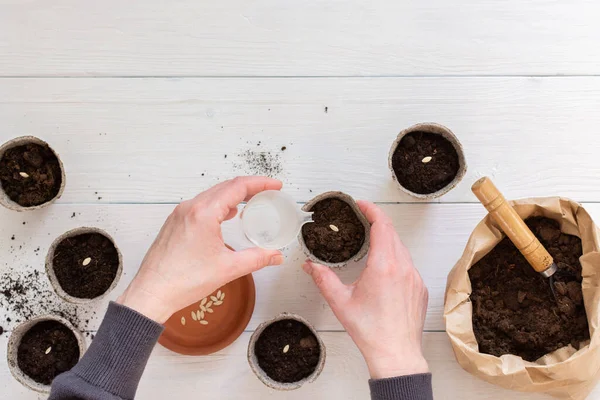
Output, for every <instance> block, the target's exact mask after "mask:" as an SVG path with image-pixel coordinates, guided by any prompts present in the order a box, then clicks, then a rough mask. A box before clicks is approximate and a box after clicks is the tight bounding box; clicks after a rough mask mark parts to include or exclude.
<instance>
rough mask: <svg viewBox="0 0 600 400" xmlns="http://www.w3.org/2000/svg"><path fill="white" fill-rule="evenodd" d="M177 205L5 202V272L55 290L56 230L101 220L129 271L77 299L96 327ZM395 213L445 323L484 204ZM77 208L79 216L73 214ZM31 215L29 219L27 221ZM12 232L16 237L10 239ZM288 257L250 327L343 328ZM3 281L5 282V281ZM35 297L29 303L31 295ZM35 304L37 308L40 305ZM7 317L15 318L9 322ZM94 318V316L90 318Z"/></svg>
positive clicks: (292, 250) (260, 296) (1, 215)
mask: <svg viewBox="0 0 600 400" xmlns="http://www.w3.org/2000/svg"><path fill="white" fill-rule="evenodd" d="M585 206H586V209H587V210H588V211H589V212H590V214H591V215H592V217H594V216H596V218H600V204H596V203H594V204H586V205H585ZM172 208H173V206H172V205H102V206H94V205H57V206H54V207H52V208H50V209H49V210H45V211H44V210H42V211H39V212H33V213H28V214H17V213H12V212H8V211H5V210H0V220H1V221H3V223H2V225H0V238H1V239H2V240H0V254H3V255H5V256H4V257H3V259H2V260H1V261H0V274H2V273H7V272H9V271H12V273H11V276H13V277H15V278H17V279H22V278H20V277H22V276H23V274H27V273H29V272H30V271H33V270H38V271H40V272H41V273H42V278H41V279H40V281H41V282H40V283H39V285H40V287H41V288H43V291H44V292H46V291H48V290H50V286H49V283H48V281H47V279H46V278H45V276H43V271H44V265H43V264H44V258H45V255H46V253H47V251H48V248H49V246H50V244H51V243H52V241H53V240H54V238H55V237H57V236H59V235H60V234H62V233H63V232H65V231H67V230H69V229H72V228H75V227H77V226H97V227H100V228H102V229H105V230H106V231H107V232H109V233H110V234H111V235H113V236H114V238H115V240H116V242H117V244H118V246H119V248H120V249H121V251H122V252H123V257H124V275H123V278H122V279H121V282H120V284H119V285H118V286H117V288H116V289H115V290H114V291H113V293H112V295H111V296H110V297H109V299H106V300H103V301H101V302H100V303H99V304H95V305H91V306H83V307H78V310H79V311H78V318H77V319H78V320H79V321H78V322H79V326H80V328H81V329H82V330H85V331H93V330H95V329H97V327H98V325H99V322H100V320H101V318H102V316H103V313H104V310H105V308H106V305H107V303H108V300H110V299H115V298H116V297H117V296H118V294H119V293H121V292H122V291H123V290H124V289H125V287H126V286H127V284H128V283H129V281H130V280H131V279H132V278H133V276H134V275H135V273H136V271H137V269H138V266H139V264H140V262H141V260H142V258H143V256H144V254H145V252H146V250H147V248H148V247H149V246H150V244H151V243H152V240H153V239H154V237H155V235H156V233H157V232H158V230H159V229H160V226H161V225H162V223H163V221H164V220H165V219H166V217H167V215H168V214H169V213H170V211H171V210H172ZM383 209H384V210H385V212H386V213H387V214H388V215H389V216H390V217H391V218H392V219H393V221H394V225H395V227H396V230H397V232H398V233H399V235H400V237H401V238H402V240H403V241H404V243H405V244H406V245H407V247H408V248H409V250H410V251H411V254H412V256H413V260H414V263H415V265H416V266H417V268H418V269H419V272H420V273H421V275H422V277H423V280H424V282H425V284H426V285H427V287H428V288H429V297H430V300H429V310H428V313H427V320H426V324H425V329H426V330H427V331H444V329H445V328H444V322H443V319H442V313H443V304H444V290H445V285H446V276H447V274H448V272H449V271H450V269H451V268H452V267H453V266H454V264H455V263H456V261H457V260H458V259H459V258H460V256H461V254H462V251H463V249H464V246H465V245H466V242H467V239H468V237H469V235H470V233H471V231H472V230H473V228H474V227H475V225H476V224H477V223H478V222H479V221H480V220H481V218H483V216H484V214H485V213H484V209H483V207H482V206H480V205H478V204H403V205H384V206H383ZM73 213H75V217H74V218H71V217H72V215H73ZM23 222H26V224H25V225H23V224H22V223H23ZM12 237H14V238H15V239H14V240H10V239H11V238H12ZM224 237H225V239H226V240H227V242H229V243H231V244H232V245H233V246H234V247H235V248H238V249H240V248H244V247H247V246H249V243H248V242H247V241H246V239H245V238H244V237H243V234H242V233H241V229H240V226H239V219H237V218H236V220H234V221H233V222H230V223H226V224H225V228H224ZM285 254H286V263H285V265H283V266H279V267H271V268H267V269H265V270H262V271H259V272H257V273H255V274H254V277H255V280H256V285H257V303H256V308H255V311H254V315H253V317H252V320H251V322H250V324H249V326H248V328H247V329H248V330H253V329H254V328H255V327H256V326H257V325H258V324H260V323H261V322H262V321H265V320H267V319H269V318H271V317H273V316H274V315H277V314H279V313H280V312H284V311H288V312H296V313H299V314H301V315H303V316H304V317H306V318H307V319H308V320H310V321H311V322H313V323H314V324H315V326H316V328H317V329H319V330H323V331H338V330H343V328H342V327H341V325H340V324H339V322H338V321H337V319H336V318H335V316H334V315H333V313H332V311H331V309H330V308H329V306H328V305H327V303H326V302H325V301H324V299H323V298H322V297H321V295H320V293H319V291H318V289H317V288H316V287H315V286H314V284H313V282H312V280H311V279H310V277H308V276H307V275H306V274H305V273H304V272H303V271H302V270H301V268H300V266H301V264H302V261H303V260H304V259H305V256H304V254H303V253H302V252H301V251H300V249H299V247H298V245H297V244H296V243H293V244H292V245H290V246H289V248H287V249H286V250H285ZM364 261H365V260H363V261H362V262H360V263H358V264H350V265H349V266H347V267H346V268H344V269H342V270H339V271H338V274H339V275H340V277H341V279H342V280H343V281H344V282H346V283H351V282H352V281H354V279H356V278H357V277H358V275H359V274H360V271H361V270H362V269H363V268H364ZM0 286H2V284H0ZM35 293H36V291H35V290H31V291H30V292H29V293H28V294H27V296H29V297H30V301H31V302H35V301H36V299H37V298H38V297H39V295H35ZM45 296H47V297H48V300H47V301H46V302H47V303H48V304H49V305H50V307H51V308H56V309H58V310H62V311H65V312H69V311H71V308H70V307H66V306H64V305H63V304H62V303H61V302H60V301H58V299H56V298H55V296H54V295H53V294H51V293H50V294H48V295H45ZM2 300H3V299H2V297H1V296H0V315H2V316H4V317H0V324H3V326H4V328H5V329H8V330H10V329H12V327H13V326H14V325H15V323H16V322H17V321H18V320H20V319H22V317H20V316H21V315H23V313H19V312H16V313H15V312H14V310H11V308H10V307H7V305H6V302H3V301H2ZM28 304H29V303H28ZM34 310H35V309H34ZM6 318H10V319H11V322H10V323H7V322H6ZM87 320H89V322H87Z"/></svg>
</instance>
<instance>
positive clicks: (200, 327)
mask: <svg viewBox="0 0 600 400" xmlns="http://www.w3.org/2000/svg"><path fill="white" fill-rule="evenodd" d="M255 300H256V291H255V287H254V279H253V278H252V275H246V276H243V277H241V278H239V279H236V280H235V281H233V282H230V283H228V284H227V285H225V286H223V287H222V288H220V289H219V290H216V291H215V292H214V293H211V294H210V296H208V297H206V298H204V299H199V300H198V301H197V302H195V303H194V304H191V305H189V306H188V307H186V308H184V309H182V310H179V311H178V312H176V313H175V314H173V315H172V316H171V318H169V319H168V320H167V322H166V323H165V331H164V332H163V334H162V335H161V337H160V339H158V343H160V344H161V345H163V346H164V347H166V348H167V349H169V350H171V351H174V352H176V353H179V354H184V355H188V356H203V355H207V354H211V353H215V352H217V351H219V350H222V349H224V348H225V347H227V346H229V345H230V344H231V343H233V342H234V341H235V340H236V339H237V338H238V337H239V336H240V335H241V334H242V332H244V329H246V326H248V322H250V318H251V317H252V313H253V312H254V302H255Z"/></svg>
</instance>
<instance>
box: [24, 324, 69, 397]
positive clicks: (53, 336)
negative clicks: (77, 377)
mask: <svg viewBox="0 0 600 400" xmlns="http://www.w3.org/2000/svg"><path fill="white" fill-rule="evenodd" d="M78 360H79V346H78V345H77V338H76V337H75V335H74V334H73V332H71V330H70V329H69V328H67V327H66V326H65V325H63V324H61V323H59V322H57V321H43V322H39V323H37V324H35V325H34V326H33V327H32V328H31V329H30V330H29V331H27V333H25V335H23V338H22V339H21V343H20V344H19V348H18V350H17V362H18V364H19V368H20V369H21V371H23V372H24V373H25V374H26V375H27V376H29V377H30V378H32V379H33V380H34V381H36V382H39V383H41V384H44V385H49V384H51V383H52V380H53V379H54V378H55V377H56V376H58V375H60V374H62V373H63V372H65V371H68V370H70V369H71V368H73V366H75V364H77V361H78Z"/></svg>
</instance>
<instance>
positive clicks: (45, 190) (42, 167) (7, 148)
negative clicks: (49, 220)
mask: <svg viewBox="0 0 600 400" xmlns="http://www.w3.org/2000/svg"><path fill="white" fill-rule="evenodd" d="M65 182H66V176H65V170H64V167H63V165H62V162H61V160H60V157H59V156H58V154H57V153H56V152H55V151H54V150H52V148H51V147H50V146H49V145H48V143H46V142H44V141H43V140H41V139H38V138H36V137H33V136H23V137H19V138H15V139H12V140H10V141H8V142H6V143H4V144H3V145H2V146H1V147H0V188H1V190H0V204H2V205H3V206H4V207H6V208H8V209H10V210H15V211H27V210H35V209H38V208H42V207H46V206H48V205H50V204H52V203H53V202H54V201H56V200H57V199H58V198H60V196H61V195H62V193H63V191H64V189H65Z"/></svg>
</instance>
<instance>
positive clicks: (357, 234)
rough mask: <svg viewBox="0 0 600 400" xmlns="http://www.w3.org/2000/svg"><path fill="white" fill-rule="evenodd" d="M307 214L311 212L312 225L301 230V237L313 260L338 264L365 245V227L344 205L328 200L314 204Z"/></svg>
mask: <svg viewBox="0 0 600 400" xmlns="http://www.w3.org/2000/svg"><path fill="white" fill-rule="evenodd" d="M309 211H313V212H314V214H313V221H314V222H312V223H308V224H305V225H304V226H303V227H302V236H303V238H304V243H306V247H307V248H308V250H309V251H310V252H311V253H312V254H314V255H315V257H317V258H319V259H320V260H323V261H326V262H330V263H339V262H344V261H348V260H349V259H351V258H352V257H353V256H354V255H355V254H356V253H358V251H359V250H360V248H361V247H362V245H363V243H364V242H365V227H364V225H363V224H362V223H361V222H360V220H359V219H358V216H357V215H356V213H355V212H354V210H353V209H352V207H350V205H349V204H348V203H346V202H344V201H342V200H339V199H335V198H328V199H324V200H321V201H319V202H318V203H316V204H315V205H314V206H312V208H311V209H310V210H309ZM332 226H333V227H334V228H332ZM335 228H337V231H336V230H335Z"/></svg>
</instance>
